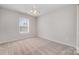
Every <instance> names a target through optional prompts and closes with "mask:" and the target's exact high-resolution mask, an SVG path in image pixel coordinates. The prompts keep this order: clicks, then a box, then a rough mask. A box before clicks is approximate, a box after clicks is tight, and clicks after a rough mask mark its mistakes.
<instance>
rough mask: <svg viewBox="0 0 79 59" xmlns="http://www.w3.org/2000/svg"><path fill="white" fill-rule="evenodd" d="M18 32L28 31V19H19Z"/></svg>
mask: <svg viewBox="0 0 79 59" xmlns="http://www.w3.org/2000/svg"><path fill="white" fill-rule="evenodd" d="M19 31H20V32H23V33H26V32H28V31H29V19H26V18H20V19H19Z"/></svg>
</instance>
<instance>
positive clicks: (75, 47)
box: [39, 36, 76, 48]
mask: <svg viewBox="0 0 79 59" xmlns="http://www.w3.org/2000/svg"><path fill="white" fill-rule="evenodd" d="M39 38H43V37H40V36H39ZM43 39H47V38H43ZM47 40H50V39H47ZM50 41H53V42H56V43H60V44H64V45H67V46H71V47H74V48H76V46H74V45H70V44H67V43H64V42H61V41H56V40H50Z"/></svg>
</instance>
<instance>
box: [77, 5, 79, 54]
mask: <svg viewBox="0 0 79 59" xmlns="http://www.w3.org/2000/svg"><path fill="white" fill-rule="evenodd" d="M77 52H78V53H79V5H77Z"/></svg>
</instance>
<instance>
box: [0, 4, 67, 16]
mask: <svg viewBox="0 0 79 59" xmlns="http://www.w3.org/2000/svg"><path fill="white" fill-rule="evenodd" d="M33 5H34V4H0V7H3V8H7V9H10V10H14V11H18V12H22V13H26V11H27V10H30V9H31V8H32V7H33ZM35 5H36V7H37V9H38V11H40V16H41V15H45V14H47V13H49V12H52V11H53V10H56V9H58V8H61V7H65V6H67V5H68V4H35Z"/></svg>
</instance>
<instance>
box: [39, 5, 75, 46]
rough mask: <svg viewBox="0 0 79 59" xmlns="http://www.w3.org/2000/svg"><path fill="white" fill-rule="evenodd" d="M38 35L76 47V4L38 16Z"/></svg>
mask: <svg viewBox="0 0 79 59" xmlns="http://www.w3.org/2000/svg"><path fill="white" fill-rule="evenodd" d="M38 36H39V37H42V38H45V39H48V40H52V41H55V42H59V43H62V44H67V45H70V46H73V47H75V45H76V6H75V5H68V6H65V7H63V8H60V9H57V10H55V11H52V12H51V13H49V14H47V15H44V16H41V17H40V18H38Z"/></svg>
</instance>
